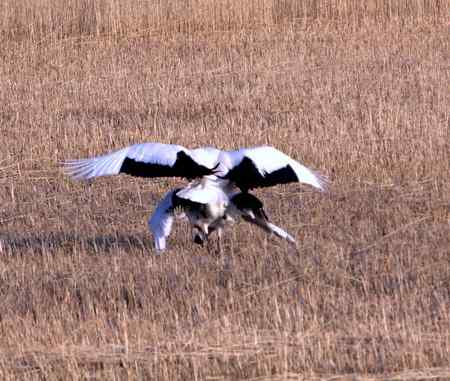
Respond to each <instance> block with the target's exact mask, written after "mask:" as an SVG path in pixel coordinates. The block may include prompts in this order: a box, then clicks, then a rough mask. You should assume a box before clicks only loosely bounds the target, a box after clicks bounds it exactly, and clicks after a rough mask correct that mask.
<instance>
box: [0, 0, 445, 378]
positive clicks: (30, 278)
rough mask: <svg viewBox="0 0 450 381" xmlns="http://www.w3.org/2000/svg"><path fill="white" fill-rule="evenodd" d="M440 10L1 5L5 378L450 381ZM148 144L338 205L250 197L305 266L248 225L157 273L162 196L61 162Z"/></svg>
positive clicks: (180, 229)
mask: <svg viewBox="0 0 450 381" xmlns="http://www.w3.org/2000/svg"><path fill="white" fill-rule="evenodd" d="M213 3H214V4H215V5H214V7H213V6H212V4H213ZM63 4H65V5H64V6H63ZM448 11H449V9H448V3H447V2H444V1H418V0H417V1H406V0H405V1H397V2H388V1H378V0H370V1H367V2H359V1H351V0H341V1H337V0H336V1H329V2H314V1H303V2H296V1H289V0H284V1H273V0H258V1H257V0H253V1H249V2H238V1H234V0H229V1H219V2H210V1H204V0H196V1H187V2H182V1H175V0H171V1H143V0H141V1H136V2H123V1H113V0H108V1H107V0H103V1H101V0H99V1H86V0H72V1H69V2H65V3H64V2H60V1H54V0H45V1H44V0H42V1H37V2H36V1H29V0H23V1H20V2H16V1H12V0H6V1H4V6H3V7H2V9H1V11H0V12H1V13H0V39H1V43H2V48H1V50H2V54H1V56H0V79H1V86H0V105H1V106H0V136H1V138H0V139H1V142H2V155H1V156H0V205H1V207H0V297H1V301H2V302H1V303H0V332H1V335H0V378H2V379H5V380H7V379H36V380H39V379H46V380H52V379H55V380H56V379H87V378H94V379H112V378H114V377H115V378H116V379H126V378H131V379H198V380H200V379H202V380H203V379H205V380H206V379H210V380H212V379H255V380H256V379H258V380H263V379H273V380H278V379H279V380H282V379H283V380H287V379H316V380H317V379H332V378H333V377H335V376H338V375H341V377H342V379H350V378H352V377H353V378H352V379H367V380H369V379H370V380H381V379H425V378H429V379H438V378H439V377H440V378H441V379H446V378H449V377H450V368H449V362H448V359H449V358H450V335H449V330H448V327H449V323H450V316H449V311H450V309H449V307H450V305H449V298H448V295H449V289H450V263H449V247H450V246H449V243H450V242H449V231H450V227H449V194H450V186H449V185H450V183H449V176H448V174H449V160H448V159H449V145H448V144H449V136H448V135H449V134H448V126H449V123H448V122H449V121H448V110H449V107H448V106H449V93H448V83H449V82H448V81H449V71H448V50H449V43H448V26H447V25H446V23H447V16H448ZM140 141H159V142H168V143H172V142H173V143H175V142H176V143H179V144H184V145H186V146H190V147H193V146H201V145H206V144H211V145H215V146H218V147H220V148H231V147H238V146H251V145H258V144H271V145H274V146H276V147H278V148H280V149H282V150H283V151H285V152H287V153H288V154H291V155H292V156H294V157H296V158H298V159H299V160H301V161H302V162H304V163H305V164H307V165H309V166H312V167H314V168H317V169H319V170H321V171H322V172H324V173H325V174H327V175H329V177H330V178H331V179H332V180H333V186H332V189H331V191H330V192H329V193H327V194H318V193H316V192H313V191H311V190H310V189H307V188H305V187H301V186H297V185H289V186H284V187H278V188H273V189H267V190H262V191H259V192H258V194H259V195H260V196H261V197H262V198H263V199H264V200H265V202H266V204H267V209H268V210H269V212H271V216H272V218H273V219H274V220H275V221H277V222H280V221H281V219H282V218H283V219H284V220H285V221H284V222H283V223H282V225H283V226H285V227H286V228H287V230H289V231H290V232H292V233H293V234H295V235H296V236H298V237H302V244H301V250H300V254H299V256H294V255H292V253H291V252H290V251H289V249H288V247H287V246H285V245H284V244H283V243H282V242H280V241H277V240H276V239H272V238H267V237H265V236H264V235H262V234H260V233H259V232H258V231H256V230H252V229H251V227H247V226H242V227H240V228H238V229H233V230H230V231H228V233H227V236H226V242H225V245H226V253H225V254H224V255H223V256H217V255H216V256H215V255H213V254H208V253H206V252H205V251H204V250H202V249H198V248H196V247H194V246H193V244H192V243H191V242H190V241H189V239H188V238H187V237H188V230H187V227H186V226H184V225H181V226H177V228H176V232H175V233H174V234H173V237H172V238H171V242H170V245H171V247H172V250H171V251H170V252H168V253H167V255H164V256H161V257H156V256H154V255H153V253H152V248H151V247H152V243H151V238H150V236H149V234H148V233H147V231H146V218H147V216H148V215H149V214H150V213H151V211H152V208H153V205H154V203H155V201H156V200H157V199H158V198H159V197H160V195H161V193H162V192H163V191H164V190H165V189H166V188H167V187H168V186H169V185H173V184H174V183H176V181H172V180H170V181H166V180H158V181H152V182H150V181H144V180H141V179H130V178H122V177H119V178H106V179H99V180H98V181H96V182H94V183H93V184H92V185H86V184H79V183H73V182H72V181H70V180H69V179H67V178H65V177H63V176H62V175H61V174H60V172H59V170H58V165H57V163H58V162H59V161H61V160H64V159H67V158H74V157H84V156H87V155H93V154H98V153H102V152H105V151H108V150H111V149H115V148H119V147H122V146H124V145H128V144H131V143H135V142H140ZM333 379H335V378H333Z"/></svg>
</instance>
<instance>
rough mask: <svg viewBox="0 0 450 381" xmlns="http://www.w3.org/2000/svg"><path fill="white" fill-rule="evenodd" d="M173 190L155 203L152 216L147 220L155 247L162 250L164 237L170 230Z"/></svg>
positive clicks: (172, 214)
mask: <svg viewBox="0 0 450 381" xmlns="http://www.w3.org/2000/svg"><path fill="white" fill-rule="evenodd" d="M174 192H175V190H172V191H170V192H168V193H166V194H165V195H164V197H163V199H162V200H161V201H160V203H159V204H158V205H157V207H156V209H155V211H154V212H153V214H152V216H151V217H150V219H149V220H148V227H149V229H150V231H151V232H152V233H153V237H154V239H155V249H156V250H157V251H164V250H165V249H166V238H167V237H168V236H169V235H170V232H171V231H172V225H173V220H174V212H173V209H172V196H173V193H174Z"/></svg>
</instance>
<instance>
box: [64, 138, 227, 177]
mask: <svg viewBox="0 0 450 381" xmlns="http://www.w3.org/2000/svg"><path fill="white" fill-rule="evenodd" d="M219 152H220V151H219V150H216V149H215V148H210V147H207V148H198V149H195V150H192V151H191V150H188V149H186V148H184V147H182V146H179V145H174V144H162V143H142V144H135V145H132V146H129V147H126V148H123V149H121V150H118V151H114V152H111V153H109V154H106V155H103V156H97V157H92V158H89V159H80V160H68V161H66V162H65V163H64V171H65V173H67V174H68V175H70V176H72V177H73V178H75V179H77V180H87V179H91V178H94V177H98V176H110V175H117V174H119V173H126V174H128V175H131V176H138V177H184V178H188V179H193V178H196V177H202V176H205V175H210V174H213V173H214V168H213V165H212V164H213V163H215V162H217V157H218V154H219Z"/></svg>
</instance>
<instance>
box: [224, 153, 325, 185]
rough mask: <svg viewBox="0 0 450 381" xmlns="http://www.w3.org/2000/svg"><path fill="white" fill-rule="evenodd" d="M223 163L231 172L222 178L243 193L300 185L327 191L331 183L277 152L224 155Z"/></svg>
mask: <svg viewBox="0 0 450 381" xmlns="http://www.w3.org/2000/svg"><path fill="white" fill-rule="evenodd" d="M223 155H225V156H222V160H221V162H222V163H226V164H225V165H226V166H227V167H228V168H227V169H228V171H227V172H226V173H225V175H224V176H222V178H224V179H228V180H230V181H232V182H234V183H235V184H236V185H237V186H238V187H239V188H240V189H241V190H243V191H248V190H249V189H253V188H260V187H269V186H273V185H277V184H286V183H291V182H300V183H304V184H309V185H312V186H313V187H315V188H317V189H320V190H322V191H323V190H325V188H326V185H327V180H326V179H325V177H323V176H321V175H319V174H318V173H316V172H314V171H313V170H311V169H309V168H307V167H305V166H304V165H302V164H300V163H299V162H298V161H296V160H294V159H292V158H290V157H289V156H287V155H286V154H284V153H283V152H281V151H278V150H277V149H276V148H273V147H268V146H263V147H255V148H244V149H241V150H239V151H231V152H224V153H223Z"/></svg>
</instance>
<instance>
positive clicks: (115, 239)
mask: <svg viewBox="0 0 450 381" xmlns="http://www.w3.org/2000/svg"><path fill="white" fill-rule="evenodd" d="M61 251H65V252H67V254H72V255H73V254H77V253H79V252H86V253H88V254H94V255H96V254H98V255H101V254H111V253H113V252H116V251H124V252H126V253H139V252H144V253H150V252H151V251H153V242H152V240H151V237H150V236H147V235H144V234H120V233H119V234H105V235H95V236H85V235H82V234H78V233H74V232H50V233H39V234H21V233H13V232H8V233H0V255H2V254H5V253H6V254H8V255H27V254H30V253H33V254H41V255H43V254H46V255H48V254H52V253H56V252H58V255H59V254H60V252H61Z"/></svg>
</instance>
